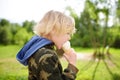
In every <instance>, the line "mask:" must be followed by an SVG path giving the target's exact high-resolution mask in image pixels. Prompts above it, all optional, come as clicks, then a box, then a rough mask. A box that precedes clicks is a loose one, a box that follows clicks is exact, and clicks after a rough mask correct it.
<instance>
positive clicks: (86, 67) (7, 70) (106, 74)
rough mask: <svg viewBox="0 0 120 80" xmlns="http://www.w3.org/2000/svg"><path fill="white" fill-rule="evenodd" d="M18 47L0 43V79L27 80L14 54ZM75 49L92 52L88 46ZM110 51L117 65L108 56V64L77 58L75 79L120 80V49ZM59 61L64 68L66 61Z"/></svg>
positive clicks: (25, 72) (22, 67)
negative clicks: (77, 70)
mask: <svg viewBox="0 0 120 80" xmlns="http://www.w3.org/2000/svg"><path fill="white" fill-rule="evenodd" d="M20 48H21V46H17V45H9V46H2V45H0V80H27V75H28V71H27V67H26V66H23V65H22V64H20V63H19V62H18V61H17V60H16V54H17V52H18V51H19V50H20ZM75 50H76V51H77V52H78V53H79V52H82V53H89V52H90V53H91V52H93V50H92V49H89V48H75ZM110 53H111V54H112V60H113V61H114V62H115V63H116V64H117V65H115V64H113V63H111V62H110V60H108V58H107V60H105V61H106V62H107V65H108V66H106V64H105V63H104V61H102V60H100V61H97V60H96V61H92V60H91V61H88V60H78V61H77V67H78V69H79V73H78V74H77V79H76V80H120V63H119V62H120V49H114V48H112V49H110ZM61 62H62V65H63V67H64V68H65V67H67V65H66V64H67V61H65V60H62V61H61ZM98 63H99V64H98ZM97 65H98V66H97ZM96 66H97V68H96ZM108 67H109V68H108ZM95 71H96V72H95ZM94 73H95V74H94ZM93 78H94V79H93Z"/></svg>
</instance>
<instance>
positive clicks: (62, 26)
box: [33, 10, 75, 36]
mask: <svg viewBox="0 0 120 80" xmlns="http://www.w3.org/2000/svg"><path fill="white" fill-rule="evenodd" d="M53 29H54V30H55V31H56V34H61V33H66V32H69V33H70V34H73V33H74V32H75V22H74V19H73V18H72V17H69V16H66V15H64V14H63V13H61V12H58V11H53V10H51V11H49V12H47V13H46V14H45V15H44V17H43V18H42V19H41V21H40V22H38V23H37V25H36V26H34V28H33V30H34V32H35V33H36V34H37V35H39V36H43V35H47V34H49V33H50V32H51V31H52V30H53Z"/></svg>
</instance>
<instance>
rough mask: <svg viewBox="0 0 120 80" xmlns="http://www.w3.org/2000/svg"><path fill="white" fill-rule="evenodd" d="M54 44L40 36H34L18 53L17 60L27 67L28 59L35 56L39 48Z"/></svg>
mask: <svg viewBox="0 0 120 80" xmlns="http://www.w3.org/2000/svg"><path fill="white" fill-rule="evenodd" d="M52 43H53V42H52V41H50V40H48V39H46V38H43V37H40V36H33V37H32V38H31V39H30V40H29V41H28V42H27V43H26V44H25V45H24V47H23V48H22V49H21V50H20V51H19V52H18V54H17V55H16V58H17V60H18V61H19V62H20V63H21V64H23V65H25V66H27V65H28V58H29V57H30V56H31V55H32V54H34V53H35V52H36V51H37V50H38V49H39V48H41V47H43V46H45V45H48V44H52Z"/></svg>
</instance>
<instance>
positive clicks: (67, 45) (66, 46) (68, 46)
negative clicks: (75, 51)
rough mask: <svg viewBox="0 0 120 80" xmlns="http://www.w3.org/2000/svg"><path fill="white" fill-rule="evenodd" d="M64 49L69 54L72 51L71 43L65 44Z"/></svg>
mask: <svg viewBox="0 0 120 80" xmlns="http://www.w3.org/2000/svg"><path fill="white" fill-rule="evenodd" d="M62 49H63V50H64V51H65V52H68V51H69V50H70V49H71V46H70V42H69V41H67V42H65V43H64V44H63V47H62Z"/></svg>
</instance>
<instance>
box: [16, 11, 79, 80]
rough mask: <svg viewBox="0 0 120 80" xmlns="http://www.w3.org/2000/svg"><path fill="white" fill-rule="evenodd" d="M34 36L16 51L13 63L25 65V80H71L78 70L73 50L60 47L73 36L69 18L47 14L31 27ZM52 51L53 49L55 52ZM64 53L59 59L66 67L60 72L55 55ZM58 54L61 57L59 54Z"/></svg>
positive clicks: (58, 14) (56, 14)
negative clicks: (27, 74) (27, 72)
mask: <svg viewBox="0 0 120 80" xmlns="http://www.w3.org/2000/svg"><path fill="white" fill-rule="evenodd" d="M34 32H35V34H36V36H33V37H32V38H31V39H30V41H28V43H27V44H26V45H25V46H24V47H23V48H22V49H21V50H20V51H19V53H18V54H17V56H16V57H17V60H18V61H19V62H21V63H22V64H23V65H28V71H29V76H28V79H29V80H75V78H76V74H77V72H78V69H77V68H76V67H75V66H76V53H75V51H74V49H72V48H69V49H68V50H66V49H67V48H68V47H69V46H67V47H66V44H65V45H64V43H66V42H67V44H68V41H69V40H70V36H71V35H72V34H73V33H74V32H75V23H74V20H73V19H72V18H71V17H68V16H66V15H64V14H63V13H61V12H58V11H53V10H51V11H49V12H47V13H46V14H45V15H44V17H43V18H42V19H41V21H40V22H39V23H38V24H37V25H36V26H35V27H34ZM55 47H56V49H55ZM61 50H64V54H63V56H64V57H65V59H66V60H67V61H68V67H67V68H66V69H65V70H64V71H63V70H62V66H61V63H60V61H59V58H58V54H57V53H58V52H60V51H61ZM61 54H62V53H61Z"/></svg>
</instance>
